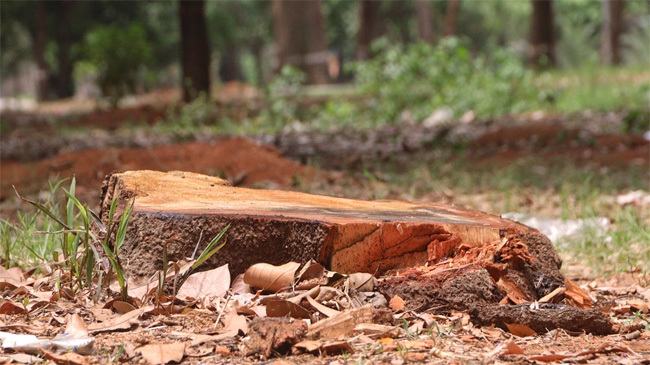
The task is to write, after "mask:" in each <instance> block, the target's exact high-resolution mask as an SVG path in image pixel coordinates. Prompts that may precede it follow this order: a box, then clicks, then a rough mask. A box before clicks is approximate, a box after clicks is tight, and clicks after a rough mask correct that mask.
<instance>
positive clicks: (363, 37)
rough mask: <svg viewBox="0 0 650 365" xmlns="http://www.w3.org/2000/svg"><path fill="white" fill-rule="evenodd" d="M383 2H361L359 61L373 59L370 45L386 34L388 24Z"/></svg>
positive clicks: (367, 0)
mask: <svg viewBox="0 0 650 365" xmlns="http://www.w3.org/2000/svg"><path fill="white" fill-rule="evenodd" d="M381 3H382V2H381V1H371V0H361V1H360V2H359V30H358V31H357V59H359V60H365V59H368V58H371V56H372V55H371V54H370V44H371V43H372V41H374V40H375V39H377V38H379V37H381V36H383V35H385V34H386V22H385V19H383V18H382V14H381Z"/></svg>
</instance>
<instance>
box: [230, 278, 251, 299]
mask: <svg viewBox="0 0 650 365" xmlns="http://www.w3.org/2000/svg"><path fill="white" fill-rule="evenodd" d="M230 289H231V290H232V293H233V294H250V292H251V286H250V285H248V284H246V283H245V282H244V274H239V275H237V277H235V280H233V282H232V285H231V286H230Z"/></svg>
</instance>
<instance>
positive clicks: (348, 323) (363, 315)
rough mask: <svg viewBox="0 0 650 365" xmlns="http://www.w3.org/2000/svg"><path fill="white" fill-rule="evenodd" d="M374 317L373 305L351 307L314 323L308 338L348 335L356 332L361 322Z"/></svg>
mask: <svg viewBox="0 0 650 365" xmlns="http://www.w3.org/2000/svg"><path fill="white" fill-rule="evenodd" d="M372 319H373V311H372V305H365V306H363V307H361V308H356V309H349V310H347V311H345V312H341V314H339V315H337V316H334V317H331V318H326V319H323V320H321V321H318V322H316V323H314V324H312V325H311V326H310V327H309V331H308V332H307V338H311V339H316V338H337V337H340V336H344V337H345V336H348V335H350V334H352V333H353V332H354V328H355V327H356V326H357V325H358V324H359V323H371V322H372Z"/></svg>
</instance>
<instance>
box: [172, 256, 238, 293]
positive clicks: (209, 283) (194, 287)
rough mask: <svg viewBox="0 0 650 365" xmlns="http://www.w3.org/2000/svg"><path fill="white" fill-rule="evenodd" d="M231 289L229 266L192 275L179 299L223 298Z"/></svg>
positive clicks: (181, 291) (180, 291)
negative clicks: (210, 296)
mask: <svg viewBox="0 0 650 365" xmlns="http://www.w3.org/2000/svg"><path fill="white" fill-rule="evenodd" d="M229 288H230V271H229V270H228V264H226V265H223V266H220V267H218V268H216V269H212V270H208V271H202V272H197V273H194V274H192V275H191V276H190V277H189V278H187V280H186V281H185V283H184V284H183V286H182V287H181V288H180V290H179V291H178V294H177V295H178V296H179V297H189V298H194V299H201V298H204V297H206V296H208V295H212V296H216V297H219V298H220V297H223V296H224V295H226V293H227V292H228V289H229Z"/></svg>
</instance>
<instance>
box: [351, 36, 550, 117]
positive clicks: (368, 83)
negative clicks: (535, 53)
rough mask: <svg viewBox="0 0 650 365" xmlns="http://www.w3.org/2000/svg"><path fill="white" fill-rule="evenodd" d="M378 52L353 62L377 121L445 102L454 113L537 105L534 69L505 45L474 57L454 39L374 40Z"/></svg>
mask: <svg viewBox="0 0 650 365" xmlns="http://www.w3.org/2000/svg"><path fill="white" fill-rule="evenodd" d="M375 47H376V49H375V50H376V54H377V56H376V57H375V58H373V59H371V60H369V61H366V62H363V63H358V64H357V65H356V66H355V70H356V74H357V79H356V82H357V84H358V85H359V87H360V90H361V91H362V92H363V93H365V94H367V95H370V96H372V99H371V101H370V104H369V105H368V106H369V107H370V108H372V110H374V111H375V113H374V114H375V117H376V118H378V119H381V120H376V122H382V121H384V122H393V121H395V120H397V117H398V115H399V114H400V113H401V112H403V111H404V110H406V109H408V110H410V111H411V113H412V114H413V115H414V117H415V118H416V119H417V120H422V119H424V118H426V117H427V116H428V115H429V114H431V112H432V111H433V110H435V109H437V108H440V107H443V106H447V107H450V108H451V109H452V111H453V112H454V113H455V114H456V115H458V114H459V113H462V112H465V111H468V110H473V111H474V112H475V113H476V114H477V115H478V116H492V115H496V114H504V113H512V112H520V111H524V110H528V109H532V108H535V107H537V103H538V93H537V91H536V90H535V88H534V87H533V82H532V79H533V74H532V72H530V71H528V70H526V68H525V67H524V64H523V60H522V59H521V57H519V56H518V55H516V54H514V53H513V52H510V51H508V50H506V49H497V50H496V51H495V52H493V53H492V55H491V57H485V56H479V57H475V58H473V57H472V55H471V54H470V51H469V50H468V48H467V47H466V46H465V45H464V44H463V43H462V42H461V41H459V40H458V39H456V38H447V39H443V40H441V41H440V43H439V44H438V45H436V46H431V45H428V44H424V43H420V44H411V45H407V46H403V45H397V46H392V47H388V46H387V44H386V43H382V42H380V43H376V44H375Z"/></svg>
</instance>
